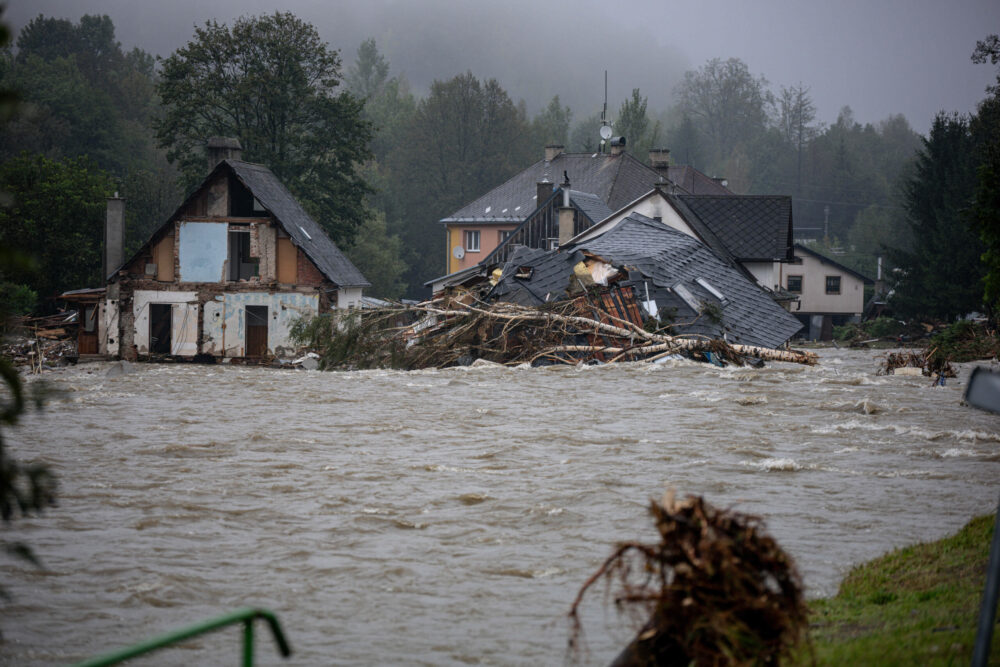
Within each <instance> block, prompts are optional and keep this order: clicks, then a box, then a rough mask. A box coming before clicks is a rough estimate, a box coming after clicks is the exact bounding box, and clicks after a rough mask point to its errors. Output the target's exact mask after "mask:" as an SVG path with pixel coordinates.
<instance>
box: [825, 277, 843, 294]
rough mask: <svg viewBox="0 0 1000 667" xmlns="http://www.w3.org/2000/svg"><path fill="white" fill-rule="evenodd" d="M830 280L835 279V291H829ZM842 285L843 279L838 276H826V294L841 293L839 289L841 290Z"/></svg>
mask: <svg viewBox="0 0 1000 667" xmlns="http://www.w3.org/2000/svg"><path fill="white" fill-rule="evenodd" d="M831 280H836V281H837V289H836V291H831V290H830V281H831ZM843 286H844V281H843V280H842V279H841V277H840V276H826V293H827V294H830V295H833V296H836V295H838V294H840V293H841V291H842V290H843Z"/></svg>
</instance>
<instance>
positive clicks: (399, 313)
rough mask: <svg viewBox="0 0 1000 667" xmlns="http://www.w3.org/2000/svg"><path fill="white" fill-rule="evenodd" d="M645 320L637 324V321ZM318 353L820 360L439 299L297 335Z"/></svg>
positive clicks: (580, 306)
mask: <svg viewBox="0 0 1000 667" xmlns="http://www.w3.org/2000/svg"><path fill="white" fill-rule="evenodd" d="M635 319H638V318H635ZM292 335H293V336H295V337H296V338H297V339H298V340H299V341H300V342H302V343H304V344H306V345H308V346H310V347H312V348H313V349H316V350H318V351H319V352H320V354H321V356H322V358H323V365H324V367H326V368H374V367H382V368H405V369H419V368H444V367H448V366H455V365H462V364H464V363H470V362H471V361H473V360H475V359H485V360H487V361H494V362H498V363H502V364H507V365H518V364H523V363H529V364H532V365H539V364H549V363H567V364H577V363H579V362H581V361H582V362H587V361H591V360H597V361H600V362H605V363H612V362H617V361H636V360H647V361H655V360H656V359H658V358H660V357H662V356H665V355H669V354H676V353H685V354H689V355H702V357H703V358H704V357H705V356H707V355H706V354H705V353H706V352H710V353H711V354H712V355H714V357H715V358H716V359H723V360H726V361H730V362H733V363H737V364H742V363H743V360H744V359H745V358H748V357H752V358H758V359H768V360H776V361H789V362H793V363H805V364H814V363H816V357H815V355H812V354H810V353H804V352H795V351H789V350H772V349H768V348H760V347H751V346H746V345H729V344H727V343H725V342H724V341H721V340H713V339H706V338H684V337H680V336H669V335H666V334H664V333H662V332H658V331H647V330H646V329H644V328H643V327H642V323H641V319H640V320H639V321H638V322H635V321H633V319H630V318H629V317H628V316H627V314H626V315H625V316H622V315H618V314H615V313H611V312H607V311H603V310H598V309H596V308H595V306H594V304H592V303H590V302H587V301H586V300H582V299H573V300H569V301H563V302H558V303H552V304H546V305H545V306H541V307H537V308H535V307H527V306H521V305H517V304H513V303H507V302H500V303H495V304H489V305H487V304H482V303H461V302H457V301H455V300H451V299H438V300H435V301H427V302H424V303H420V304H416V305H402V304H401V305H394V306H389V307H384V308H379V309H375V310H368V311H363V312H362V313H357V312H354V313H350V314H348V315H347V316H344V317H341V318H340V319H332V318H331V317H330V316H328V315H325V316H321V317H320V318H316V319H314V320H312V321H307V322H302V323H299V325H297V326H296V327H295V328H294V329H293V332H292Z"/></svg>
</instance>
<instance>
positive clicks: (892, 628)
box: [797, 515, 1000, 665]
mask: <svg viewBox="0 0 1000 667" xmlns="http://www.w3.org/2000/svg"><path fill="white" fill-rule="evenodd" d="M993 522H994V518H993V516H992V515H991V516H984V517H979V518H977V519H973V520H972V521H971V522H969V524H968V525H966V526H965V527H964V528H963V529H962V530H961V531H960V532H959V533H958V534H957V535H954V536H952V537H948V538H945V539H943V540H940V541H937V542H932V543H929V544H918V545H915V546H911V547H906V548H904V549H898V550H896V551H893V552H892V553H889V554H886V555H885V556H882V557H881V558H878V559H876V560H874V561H871V562H869V563H865V564H864V565H860V566H858V567H856V568H854V570H852V571H851V572H850V574H848V575H847V577H846V578H845V579H844V581H843V583H842V584H841V585H840V591H839V592H838V594H837V596H836V597H834V598H830V599H825V600H816V601H814V602H813V603H811V605H810V609H811V612H812V616H811V627H810V635H811V637H812V642H813V650H814V651H815V658H816V663H817V664H820V665H967V664H969V661H970V660H971V658H972V647H973V643H974V641H975V636H976V623H977V617H978V614H979V605H980V604H981V598H982V593H983V586H984V584H985V578H986V563H987V561H988V559H989V548H990V540H991V538H992V535H993ZM990 656H991V660H990V664H994V663H996V664H1000V629H996V630H994V633H993V650H992V652H991V653H990ZM797 662H799V663H801V664H809V663H810V655H809V653H808V651H806V650H803V651H802V652H801V654H800V656H799V659H798V660H797Z"/></svg>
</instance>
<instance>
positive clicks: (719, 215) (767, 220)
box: [678, 195, 792, 262]
mask: <svg viewBox="0 0 1000 667" xmlns="http://www.w3.org/2000/svg"><path fill="white" fill-rule="evenodd" d="M678 199H680V201H682V202H684V204H685V205H686V206H687V207H688V209H690V211H691V212H693V213H694V214H695V215H696V216H698V218H699V219H700V220H701V221H702V222H703V223H705V225H706V226H707V227H708V228H709V229H711V230H712V232H714V233H715V235H716V236H717V237H718V238H719V239H720V240H721V241H722V242H723V243H724V244H725V246H726V247H727V248H729V251H730V252H731V253H732V254H733V256H734V257H736V258H737V259H738V260H740V261H741V262H753V261H760V262H770V261H776V260H790V259H791V258H792V198H791V197H789V196H786V195H719V196H707V195H678Z"/></svg>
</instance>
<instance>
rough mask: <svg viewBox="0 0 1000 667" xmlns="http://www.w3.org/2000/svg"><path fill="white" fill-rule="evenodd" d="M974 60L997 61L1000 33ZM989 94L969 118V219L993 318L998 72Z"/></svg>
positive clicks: (999, 165)
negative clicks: (972, 185) (979, 244)
mask: <svg viewBox="0 0 1000 667" xmlns="http://www.w3.org/2000/svg"><path fill="white" fill-rule="evenodd" d="M972 61H973V62H974V63H986V62H989V63H991V64H993V65H997V64H998V63H1000V37H998V36H997V35H989V36H988V37H987V38H986V39H985V40H983V41H980V42H977V43H976V50H975V51H974V52H973V54H972ZM987 92H989V93H990V96H989V97H987V98H986V99H985V100H983V101H982V102H980V104H979V109H978V114H977V115H976V117H975V119H974V120H973V122H972V134H973V136H974V137H975V140H976V147H977V151H976V157H977V161H978V163H979V164H978V167H977V170H976V190H975V199H974V202H973V205H972V209H971V211H970V221H971V222H972V224H973V226H974V228H975V229H976V231H977V232H978V233H979V236H980V238H981V239H982V241H983V244H984V246H985V248H984V250H985V252H984V253H983V257H982V259H983V263H984V265H985V267H984V269H985V271H986V276H985V288H986V289H985V294H984V297H983V298H984V301H985V303H986V305H987V307H988V308H989V309H990V310H991V311H992V312H991V315H992V317H993V318H994V319H996V317H997V315H998V313H1000V73H998V75H997V83H996V85H993V86H990V87H989V88H987Z"/></svg>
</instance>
